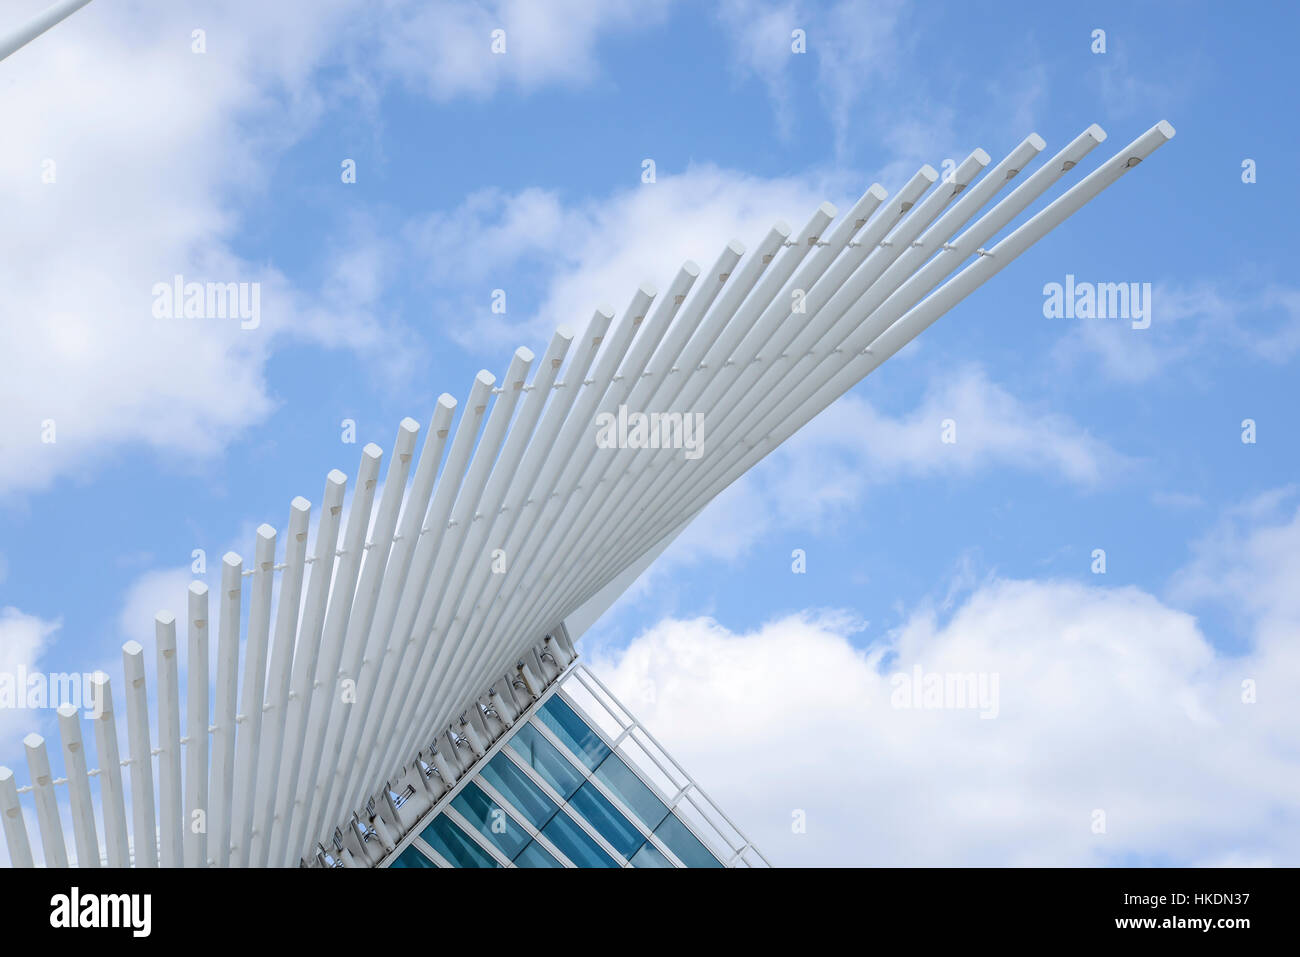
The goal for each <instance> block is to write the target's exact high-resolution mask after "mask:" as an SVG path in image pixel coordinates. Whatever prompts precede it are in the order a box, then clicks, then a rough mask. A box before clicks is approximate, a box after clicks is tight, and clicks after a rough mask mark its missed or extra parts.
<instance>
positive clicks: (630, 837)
mask: <svg viewBox="0 0 1300 957" xmlns="http://www.w3.org/2000/svg"><path fill="white" fill-rule="evenodd" d="M569 807H571V808H572V809H573V810H575V811H577V812H578V813H579V814H580V815H582V816H583V817H584V818H586V819H587V823H588V824H590V825H591V826H592V827H594V828H595V829H596V830H597V831H599V832H600V836H601V837H603V838H604V839H605V840H607V841H609V843H610V846H611V847H613V848H614V850H616V851H618V852H619V853H620V854H622V855H623V856H624V857H631V856H632V852H633V851H635V850H636V849H637V848H638V847H640V846H641V844H642V843H643V842H644V841H645V838H644V837H643V836H642V834H641V832H640V831H638V830H637V829H636V825H634V824H633V823H632V822H631V821H629V820H628V819H627V818H625V817H624V816H623V815H622V814H621V813H619V810H618V808H616V807H614V805H612V804H610V803H609V799H608V798H606V797H605V795H603V794H601V793H600V792H599V791H597V790H596V786H595V785H594V784H592V783H591V782H590V781H588V782H587V783H586V784H584V785H583V786H582V787H580V788H578V792H577V793H576V794H575V795H573V797H571V798H569Z"/></svg>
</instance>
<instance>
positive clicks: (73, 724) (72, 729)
mask: <svg viewBox="0 0 1300 957" xmlns="http://www.w3.org/2000/svg"><path fill="white" fill-rule="evenodd" d="M58 714H59V738H60V740H61V741H62V742H63V768H64V774H65V776H66V777H67V779H68V801H69V803H70V804H71V805H72V837H73V840H75V841H76V845H77V866H78V867H99V838H98V837H97V835H96V833H95V804H94V801H93V800H92V799H91V796H90V778H89V777H88V776H87V774H86V745H85V742H84V741H83V740H82V737H81V718H80V717H79V716H78V714H77V709H76V707H75V706H73V705H71V704H61V705H59V707H58ZM0 813H3V808H2V807H0ZM20 813H21V812H20Z"/></svg>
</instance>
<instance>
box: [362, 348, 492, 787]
mask: <svg viewBox="0 0 1300 957" xmlns="http://www.w3.org/2000/svg"><path fill="white" fill-rule="evenodd" d="M495 384H496V377H495V376H493V375H492V373H490V372H488V371H487V370H481V371H480V372H479V373H478V375H477V376H475V377H474V385H473V386H472V387H471V388H470V395H469V401H468V403H467V404H466V406H465V410H464V412H462V413H461V417H460V422H459V423H457V425H456V435H455V437H454V438H453V439H452V440H451V448H450V449H449V450H448V452H447V462H446V464H445V465H444V466H443V469H442V476H441V478H440V479H439V481H438V484H437V487H436V488H435V490H434V493H433V502H432V503H431V504H430V505H429V515H428V529H429V532H428V534H427V535H425V536H424V537H423V538H422V539H421V540H420V543H419V545H417V546H416V549H415V555H414V557H413V558H412V560H411V569H410V572H409V574H408V578H407V582H406V586H405V587H404V588H403V590H402V595H401V600H400V601H399V602H398V606H397V615H396V617H395V619H394V624H393V629H392V634H391V638H390V640H389V644H388V652H387V653H386V654H385V656H384V665H385V668H386V669H388V672H389V673H388V675H387V682H385V680H384V677H385V676H384V675H383V674H382V673H381V675H380V683H379V692H378V695H377V697H376V698H375V699H374V700H373V701H371V702H367V703H366V707H367V714H366V721H365V726H364V729H363V731H362V740H363V742H364V746H363V748H362V751H361V753H360V754H359V755H358V758H360V759H361V760H362V761H363V762H365V763H367V764H370V765H378V763H379V759H380V755H379V754H377V753H376V752H378V751H379V750H380V749H381V748H384V749H386V748H387V746H388V744H387V741H386V740H385V739H384V738H382V737H381V736H380V729H382V728H385V727H387V726H388V724H389V720H390V717H391V710H392V709H393V708H394V707H395V706H396V705H395V701H394V691H393V688H394V682H396V681H399V680H402V679H405V680H409V678H410V673H411V669H412V668H413V667H414V666H415V656H416V655H417V654H418V653H419V649H418V648H417V647H415V645H416V636H415V634H414V632H413V630H412V626H413V624H414V622H415V615H416V612H417V611H418V609H419V603H420V599H421V597H422V596H423V594H424V591H425V589H426V588H428V587H429V574H430V572H431V571H432V569H433V563H434V559H435V558H436V557H437V554H438V549H439V548H440V547H441V545H442V540H443V537H444V536H445V535H446V532H447V520H448V518H449V516H450V515H451V507H452V504H453V503H454V501H455V497H456V493H457V492H458V491H459V490H460V485H461V482H462V480H463V478H464V475H465V469H466V467H467V466H468V464H469V457H470V453H471V452H473V449H474V441H475V439H476V438H477V437H478V433H479V427H480V425H481V424H482V422H483V414H484V412H486V410H487V404H488V399H489V398H490V397H491V395H492V387H493V385H495ZM390 664H391V665H394V666H399V665H400V666H399V667H394V668H389V666H390ZM362 780H364V781H366V782H367V785H366V786H367V787H373V784H371V783H370V774H369V773H367V774H364V775H363V776H362Z"/></svg>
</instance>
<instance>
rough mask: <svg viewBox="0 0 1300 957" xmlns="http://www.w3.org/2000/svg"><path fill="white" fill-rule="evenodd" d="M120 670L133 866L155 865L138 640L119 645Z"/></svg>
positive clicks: (149, 760) (141, 651)
mask: <svg viewBox="0 0 1300 957" xmlns="http://www.w3.org/2000/svg"><path fill="white" fill-rule="evenodd" d="M122 673H123V675H124V676H125V678H126V731H127V741H128V743H129V745H130V754H131V818H132V827H131V846H132V847H133V849H134V851H135V854H134V859H135V866H136V867H157V866H158V834H157V825H156V824H155V815H154V797H153V749H152V747H151V746H150V744H149V693H148V688H147V686H146V681H145V667H144V648H142V647H141V646H140V643H139V642H138V641H128V642H127V643H126V644H124V645H123V646H122Z"/></svg>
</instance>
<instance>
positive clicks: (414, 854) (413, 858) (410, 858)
mask: <svg viewBox="0 0 1300 957" xmlns="http://www.w3.org/2000/svg"><path fill="white" fill-rule="evenodd" d="M388 866H389V867H411V868H415V867H434V868H436V867H437V866H438V865H437V864H435V863H433V861H431V860H429V859H428V858H427V857H425V856H424V854H422V853H421V852H420V851H419V850H417V849H416V847H415V845H414V844H412V845H411V846H410V847H408V848H407V849H406V850H404V851H402V853H401V854H398V855H397V860H395V861H393V863H391V864H389V865H388Z"/></svg>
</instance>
